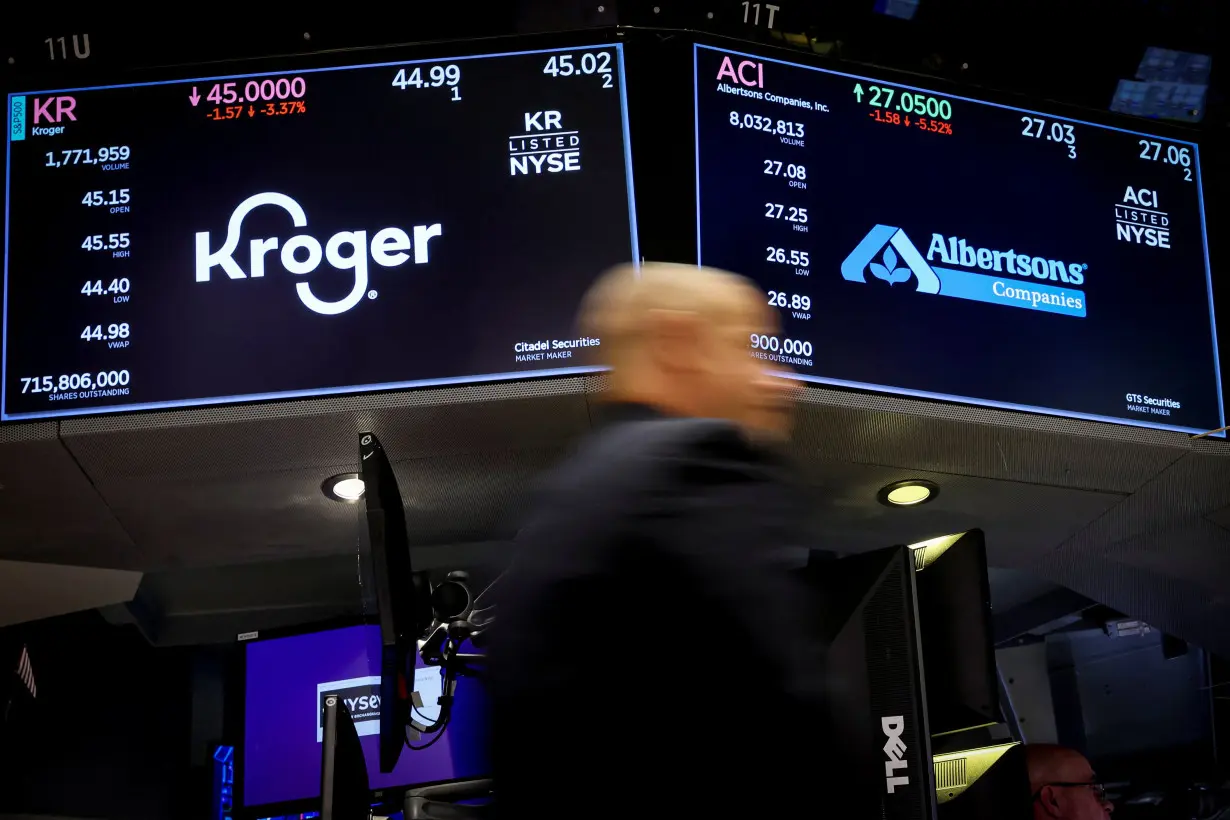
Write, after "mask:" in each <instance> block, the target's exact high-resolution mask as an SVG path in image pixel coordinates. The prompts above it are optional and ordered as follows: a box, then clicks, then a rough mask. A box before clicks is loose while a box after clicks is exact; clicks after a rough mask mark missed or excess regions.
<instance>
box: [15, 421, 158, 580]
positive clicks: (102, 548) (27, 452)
mask: <svg viewBox="0 0 1230 820" xmlns="http://www.w3.org/2000/svg"><path fill="white" fill-rule="evenodd" d="M0 558H8V559H13V560H24V561H44V562H49V563H63V564H79V565H82V566H95V567H111V568H116V569H124V568H130V567H135V566H137V565H139V564H140V560H139V558H138V554H137V548H136V546H135V545H134V544H133V542H132V540H131V539H130V538H129V537H128V534H127V533H126V532H124V530H123V528H122V527H121V526H120V523H119V521H117V520H116V518H115V516H114V515H113V514H112V512H111V510H109V509H108V508H107V505H106V503H105V502H104V500H103V498H102V497H101V496H100V495H99V493H98V491H97V490H96V489H95V488H94V487H93V486H92V485H91V484H90V481H89V479H88V478H86V476H85V475H84V474H83V473H82V472H81V469H80V467H79V466H78V465H77V463H76V462H75V461H74V460H73V457H72V455H71V454H70V453H69V451H68V450H66V449H65V448H64V445H63V444H62V443H61V442H60V440H59V439H58V438H57V437H56V425H55V423H54V422H47V423H38V424H17V425H14V424H8V425H0Z"/></svg>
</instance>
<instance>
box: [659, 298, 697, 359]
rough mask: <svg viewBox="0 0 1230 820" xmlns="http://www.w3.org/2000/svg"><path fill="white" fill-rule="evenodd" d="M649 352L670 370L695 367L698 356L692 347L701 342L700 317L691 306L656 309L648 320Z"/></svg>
mask: <svg viewBox="0 0 1230 820" xmlns="http://www.w3.org/2000/svg"><path fill="white" fill-rule="evenodd" d="M646 325H647V328H648V331H649V332H648V334H647V336H648V338H647V341H648V343H649V345H650V349H649V355H650V356H652V357H653V358H654V359H655V360H656V361H657V362H658V365H659V366H660V367H661V368H662V369H663V370H666V371H683V370H691V369H694V368H695V367H696V364H697V361H698V357H697V356H695V355H693V354H692V349H693V348H694V347H695V346H696V345H697V344H699V341H700V339H699V337H700V317H699V315H698V314H696V313H695V312H694V311H690V310H663V309H655V310H651V311H650V312H649V318H648V321H647V322H646Z"/></svg>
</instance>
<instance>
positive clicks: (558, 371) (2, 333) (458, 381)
mask: <svg viewBox="0 0 1230 820" xmlns="http://www.w3.org/2000/svg"><path fill="white" fill-rule="evenodd" d="M596 48H613V49H615V53H616V62H617V63H618V65H619V106H620V115H621V122H622V129H623V144H624V173H625V177H626V179H627V186H628V223H629V227H630V230H631V237H632V257H631V258H632V261H633V263H639V260H640V243H639V237H638V234H637V225H636V196H635V192H634V189H633V174H632V135H631V129H630V127H629V123H628V82H627V72H626V71H625V66H624V47H623V43H593V44H587V45H579V46H561V47H557V48H539V49H529V50H524V51H500V52H493V53H490V54H471V55H467V56H464V57H428V58H422V59H414V60H390V61H387V62H376V63H361V64H355V65H339V66H328V67H321V68H305V69H295V72H296V73H298V74H319V73H322V72H337V71H353V70H357V69H367V68H390V67H395V66H406V65H417V64H422V63H438V62H442V61H448V62H461V61H464V60H470V61H472V60H487V59H494V58H498V57H524V56H528V55H532V54H561V53H564V52H570V51H589V50H592V49H596ZM285 73H286V71H285V70H281V71H261V72H253V73H246V74H221V75H215V76H209V77H189V78H186V79H174V80H153V81H150V82H141V83H115V84H111V85H96V86H79V87H71V88H57V89H47V90H39V91H15V92H10V93H9V94H8V96H7V98H6V101H5V122H6V123H7V122H8V117H9V116H11V111H12V104H13V102H12V101H13V98H14V97H21V96H31V95H39V94H62V93H68V92H78V91H107V90H114V89H119V88H140V87H145V86H158V85H179V84H184V83H194V82H195V83H205V82H211V81H215V80H230V79H236V80H240V79H247V78H252V77H271V76H279V75H282V74H285ZM5 139H6V140H7V142H8V146H7V147H8V150H7V151H6V152H5V162H4V236H5V239H6V241H5V243H4V294H3V299H2V301H3V305H4V312H3V319H2V320H0V422H8V421H34V420H38V419H52V418H67V417H72V416H96V415H108V414H112V413H129V412H140V411H147V410H172V409H176V408H181V407H204V406H214V405H222V404H250V403H254V402H263V401H279V400H284V399H313V398H322V397H325V396H336V395H346V394H364V393H377V392H389V391H394V390H407V389H412V388H422V387H447V386H457V385H468V384H479V383H484V382H499V381H516V380H528V379H539V378H548V377H552V376H578V375H585V374H590V373H598V372H601V371H602V370H603V368H601V367H564V368H555V369H551V370H523V371H512V372H507V373H486V374H480V375H473V376H455V377H449V378H438V379H417V380H412V381H400V382H381V383H378V384H364V385H347V386H344V387H324V388H316V389H311V390H286V391H279V392H272V393H251V394H244V395H238V396H217V397H210V398H203V399H177V400H172V401H163V402H145V403H138V404H118V405H103V406H96V407H80V408H68V409H63V410H53V411H47V412H36V413H9V412H8V404H7V392H6V391H7V388H8V318H9V298H8V296H9V244H10V243H9V242H8V241H7V238H8V237H9V236H10V235H11V234H10V207H11V206H10V186H11V181H12V175H11V174H10V165H11V163H12V155H13V149H12V132H11V129H8V128H6V137H5Z"/></svg>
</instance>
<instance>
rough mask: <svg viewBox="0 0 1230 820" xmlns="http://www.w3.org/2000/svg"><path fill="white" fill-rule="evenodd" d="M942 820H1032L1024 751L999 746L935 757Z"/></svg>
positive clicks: (1008, 745)
mask: <svg viewBox="0 0 1230 820" xmlns="http://www.w3.org/2000/svg"><path fill="white" fill-rule="evenodd" d="M934 762H935V795H936V803H937V804H938V807H937V811H936V817H937V818H939V820H1032V818H1033V816H1034V814H1033V796H1032V795H1031V793H1030V791H1029V770H1028V768H1027V767H1026V764H1025V747H1024V746H1022V745H1021V744H1019V743H1015V742H1013V743H1000V744H997V745H994V746H984V747H981V748H978V749H967V750H965V751H961V752H952V753H949V754H941V755H936V756H935V759H934Z"/></svg>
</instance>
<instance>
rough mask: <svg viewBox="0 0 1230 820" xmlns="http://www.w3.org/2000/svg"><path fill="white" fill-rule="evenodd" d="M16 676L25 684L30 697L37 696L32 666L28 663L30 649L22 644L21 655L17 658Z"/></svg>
mask: <svg viewBox="0 0 1230 820" xmlns="http://www.w3.org/2000/svg"><path fill="white" fill-rule="evenodd" d="M17 677H19V678H21V682H22V683H24V684H25V685H26V689H27V690H29V692H30V697H32V698H37V697H38V685H37V684H35V682H34V667H32V666H31V665H30V650H29V649H28V648H27V647H25V646H22V648H21V657H19V658H18V659H17Z"/></svg>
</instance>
